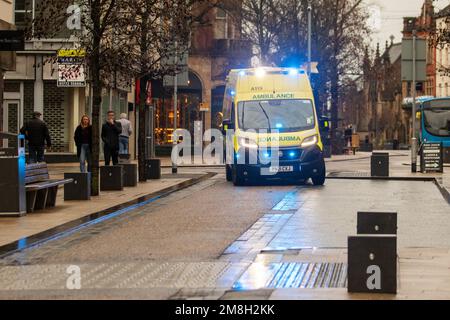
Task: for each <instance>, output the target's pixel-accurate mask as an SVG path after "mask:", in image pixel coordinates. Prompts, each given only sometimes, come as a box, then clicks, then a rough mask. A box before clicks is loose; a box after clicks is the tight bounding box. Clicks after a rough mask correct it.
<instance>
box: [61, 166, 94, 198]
mask: <svg viewBox="0 0 450 320" xmlns="http://www.w3.org/2000/svg"><path fill="white" fill-rule="evenodd" d="M64 179H72V180H73V182H72V183H69V184H66V185H64V201H72V200H91V174H90V173H65V174H64Z"/></svg>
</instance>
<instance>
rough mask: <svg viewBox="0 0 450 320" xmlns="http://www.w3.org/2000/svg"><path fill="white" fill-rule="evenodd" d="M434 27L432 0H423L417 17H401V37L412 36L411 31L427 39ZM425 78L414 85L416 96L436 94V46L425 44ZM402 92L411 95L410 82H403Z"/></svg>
mask: <svg viewBox="0 0 450 320" xmlns="http://www.w3.org/2000/svg"><path fill="white" fill-rule="evenodd" d="M435 29H436V19H435V9H434V6H433V0H425V1H424V4H423V6H422V10H421V14H420V16H419V17H406V18H404V19H403V37H404V38H412V36H413V31H414V30H415V31H416V34H417V37H418V38H421V39H426V40H429V38H430V35H431V33H432V32H434V30H435ZM427 48H428V50H427V66H426V68H427V70H426V75H427V80H426V81H425V82H423V83H422V82H419V83H418V84H417V86H416V89H417V95H418V96H433V97H434V96H436V94H437V91H438V90H437V72H436V48H435V47H434V46H429V45H428V46H427ZM402 92H403V96H404V97H412V84H411V82H406V81H405V82H403V85H402Z"/></svg>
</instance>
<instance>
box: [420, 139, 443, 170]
mask: <svg viewBox="0 0 450 320" xmlns="http://www.w3.org/2000/svg"><path fill="white" fill-rule="evenodd" d="M420 159H421V169H422V173H428V172H439V173H443V172H444V146H443V144H442V143H424V144H423V146H422V155H421V158H420Z"/></svg>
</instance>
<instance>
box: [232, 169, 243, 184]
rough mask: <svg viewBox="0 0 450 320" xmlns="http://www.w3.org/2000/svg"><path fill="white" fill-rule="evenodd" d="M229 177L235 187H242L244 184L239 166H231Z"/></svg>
mask: <svg viewBox="0 0 450 320" xmlns="http://www.w3.org/2000/svg"><path fill="white" fill-rule="evenodd" d="M231 176H232V180H233V184H234V185H235V186H236V187H239V186H243V185H244V184H245V179H244V177H243V171H242V169H241V166H239V165H236V164H235V165H233V167H232V169H231Z"/></svg>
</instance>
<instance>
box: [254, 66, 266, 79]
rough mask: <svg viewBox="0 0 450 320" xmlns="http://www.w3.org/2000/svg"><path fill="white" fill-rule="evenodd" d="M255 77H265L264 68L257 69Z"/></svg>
mask: <svg viewBox="0 0 450 320" xmlns="http://www.w3.org/2000/svg"><path fill="white" fill-rule="evenodd" d="M255 75H256V76H257V77H264V76H265V75H266V70H265V69H264V68H258V69H256V71H255Z"/></svg>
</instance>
